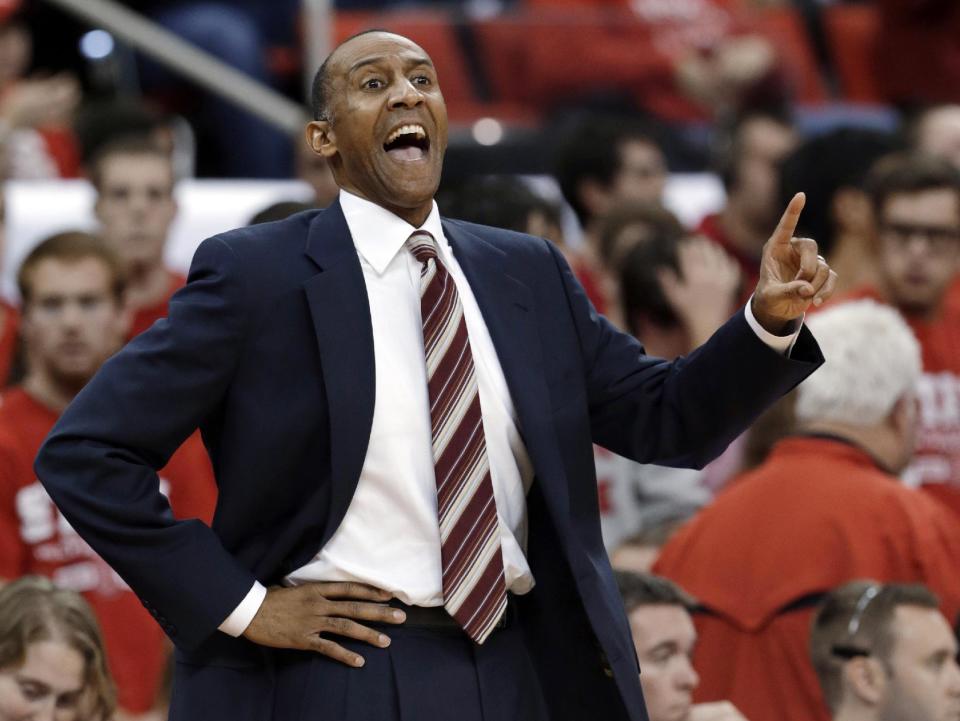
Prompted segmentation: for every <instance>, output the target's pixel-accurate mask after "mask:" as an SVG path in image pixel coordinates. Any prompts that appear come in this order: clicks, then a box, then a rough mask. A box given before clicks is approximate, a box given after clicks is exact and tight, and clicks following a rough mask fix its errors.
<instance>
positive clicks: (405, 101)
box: [390, 78, 423, 108]
mask: <svg viewBox="0 0 960 721" xmlns="http://www.w3.org/2000/svg"><path fill="white" fill-rule="evenodd" d="M421 103H423V93H421V92H420V89H419V88H418V87H417V86H416V85H414V84H413V83H411V82H410V81H409V80H408V79H407V78H402V79H401V80H400V81H399V82H398V83H397V89H396V92H395V93H394V96H393V98H392V99H391V101H390V107H392V108H415V107H416V106H418V105H420V104H421Z"/></svg>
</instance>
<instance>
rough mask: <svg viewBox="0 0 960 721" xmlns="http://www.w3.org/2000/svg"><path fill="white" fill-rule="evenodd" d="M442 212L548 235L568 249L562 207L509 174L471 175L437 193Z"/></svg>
mask: <svg viewBox="0 0 960 721" xmlns="http://www.w3.org/2000/svg"><path fill="white" fill-rule="evenodd" d="M437 205H438V206H439V208H440V213H441V214H442V215H444V216H446V217H448V218H458V219H459V220H467V221H470V222H471V223H483V224H486V225H493V226H495V227H497V228H506V229H507V230H516V231H517V232H519V233H529V234H530V235H536V236H539V237H541V238H546V239H547V240H550V241H552V242H553V243H554V244H555V245H557V246H558V247H559V248H560V249H561V250H563V251H565V252H567V251H569V248H567V247H566V244H565V243H564V238H563V231H562V230H561V229H560V209H559V207H557V205H556V204H555V203H553V202H551V201H549V200H547V199H546V198H543V197H541V196H540V195H538V194H537V193H536V192H535V191H534V190H533V189H532V188H531V187H530V185H529V184H527V183H525V182H524V181H523V180H521V179H520V178H517V177H514V176H510V175H488V176H478V177H471V178H469V179H467V180H466V181H464V182H462V183H460V184H459V185H457V186H454V187H450V186H449V185H446V186H444V187H442V188H441V189H440V192H439V193H438V194H437Z"/></svg>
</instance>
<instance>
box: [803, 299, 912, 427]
mask: <svg viewBox="0 0 960 721" xmlns="http://www.w3.org/2000/svg"><path fill="white" fill-rule="evenodd" d="M806 322H807V326H808V327H809V328H810V332H811V333H813V335H814V336H815V337H816V339H817V342H818V343H819V344H820V348H821V350H822V351H823V356H824V358H825V359H826V363H824V364H823V367H821V368H819V369H818V370H817V372H816V373H814V374H812V375H811V376H810V377H809V378H807V379H806V380H805V381H804V382H803V383H801V384H800V385H799V386H798V388H797V402H796V407H795V413H796V417H797V420H798V421H800V422H806V421H813V420H829V421H836V422H840V423H848V424H852V425H855V426H863V427H867V426H874V425H877V424H878V423H881V422H882V421H883V420H884V419H885V418H886V417H887V416H888V415H889V414H890V412H891V411H892V410H893V407H894V405H895V404H896V402H897V401H898V400H899V399H900V398H901V397H902V396H903V395H904V394H905V393H907V392H908V391H910V390H911V389H913V388H914V386H915V385H916V383H917V381H918V380H919V379H920V372H921V368H922V363H921V356H920V345H919V344H918V343H917V340H916V338H915V337H914V335H913V332H912V331H911V330H910V328H909V326H907V324H906V322H905V321H904V320H903V318H902V317H901V316H900V314H899V313H897V311H896V310H894V309H893V308H891V307H889V306H886V305H881V304H880V303H877V302H875V301H872V300H858V301H854V302H850V303H841V304H839V305H836V306H833V307H831V308H827V309H826V310H824V311H822V312H820V313H817V314H815V315H814V316H813V317H812V318H809V319H808V320H807V321H806Z"/></svg>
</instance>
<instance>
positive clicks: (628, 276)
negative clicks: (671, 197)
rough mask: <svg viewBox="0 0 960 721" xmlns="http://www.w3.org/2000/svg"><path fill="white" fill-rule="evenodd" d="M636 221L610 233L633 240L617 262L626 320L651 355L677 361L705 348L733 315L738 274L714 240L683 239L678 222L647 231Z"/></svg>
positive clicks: (649, 228)
mask: <svg viewBox="0 0 960 721" xmlns="http://www.w3.org/2000/svg"><path fill="white" fill-rule="evenodd" d="M636 219H637V218H634V219H630V218H624V221H625V222H624V225H623V227H622V228H621V229H620V230H619V232H616V231H614V232H612V233H611V234H612V235H614V236H615V237H616V238H618V239H619V240H618V242H620V243H623V240H622V239H623V238H625V237H626V236H633V238H634V239H633V241H632V246H633V247H632V248H631V249H630V250H626V251H623V256H622V260H620V261H619V267H620V283H619V286H620V295H621V296H622V302H623V317H624V320H625V323H626V326H627V329H628V330H629V331H630V333H632V334H633V335H634V336H635V337H637V338H639V339H640V340H641V341H642V342H643V345H644V348H646V351H647V353H649V354H650V355H655V356H659V357H661V358H668V359H673V358H676V357H677V356H680V355H685V354H687V353H689V352H690V351H692V350H694V349H695V348H697V347H699V346H700V345H702V344H703V343H705V342H706V340H707V339H708V338H709V337H710V336H711V335H713V333H714V331H716V330H717V328H719V327H720V326H721V325H723V323H724V322H726V320H727V319H728V318H729V317H730V316H731V315H733V312H734V310H736V308H737V305H738V300H737V294H738V293H739V291H740V269H739V268H738V266H737V264H736V263H735V262H734V261H733V260H732V259H731V258H730V256H729V255H727V253H726V252H724V251H723V250H722V249H721V248H718V247H716V245H714V244H713V243H711V242H710V241H708V240H706V239H704V238H699V237H693V238H684V237H682V236H681V235H680V232H681V228H680V225H679V223H677V224H676V225H675V226H674V227H672V228H671V227H669V226H664V227H663V228H656V227H651V226H647V228H646V229H645V228H644V227H643V224H642V223H637V222H631V220H636ZM645 232H649V233H650V235H649V236H648V237H646V238H643V237H642V235H643V234H644V233H645Z"/></svg>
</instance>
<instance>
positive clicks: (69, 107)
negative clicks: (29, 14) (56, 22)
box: [0, 0, 80, 179]
mask: <svg viewBox="0 0 960 721" xmlns="http://www.w3.org/2000/svg"><path fill="white" fill-rule="evenodd" d="M20 10H21V2H20V0H2V2H0V178H3V177H9V178H25V179H44V178H72V177H76V176H77V175H78V173H79V169H80V163H79V157H78V152H77V146H76V141H75V139H74V137H73V133H72V132H71V130H70V128H69V121H70V118H71V115H72V113H73V111H74V109H75V108H76V107H77V105H78V103H79V102H80V85H79V84H78V83H77V81H76V79H75V78H73V77H72V76H70V75H67V74H60V75H54V76H52V77H41V76H37V77H28V76H27V71H28V70H29V68H30V64H31V61H32V55H33V41H32V38H31V36H30V31H29V30H28V29H27V27H26V25H25V24H24V23H23V21H22V17H21V15H20Z"/></svg>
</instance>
